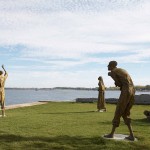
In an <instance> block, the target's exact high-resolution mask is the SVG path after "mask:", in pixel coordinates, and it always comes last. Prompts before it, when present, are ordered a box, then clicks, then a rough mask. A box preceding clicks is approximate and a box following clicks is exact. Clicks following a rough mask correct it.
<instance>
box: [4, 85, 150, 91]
mask: <svg viewBox="0 0 150 150" xmlns="http://www.w3.org/2000/svg"><path fill="white" fill-rule="evenodd" d="M6 89H7V90H36V91H38V90H54V89H60V90H94V91H95V90H98V87H95V88H85V87H54V88H6ZM119 89H120V88H119V87H106V90H119ZM135 89H136V90H137V91H150V85H146V86H141V85H137V86H135Z"/></svg>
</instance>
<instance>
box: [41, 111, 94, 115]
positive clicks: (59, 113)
mask: <svg viewBox="0 0 150 150" xmlns="http://www.w3.org/2000/svg"><path fill="white" fill-rule="evenodd" d="M94 112H95V111H82V112H57V113H41V114H50V115H55V114H80V113H81V114H82V113H94ZM95 113H96V112H95Z"/></svg>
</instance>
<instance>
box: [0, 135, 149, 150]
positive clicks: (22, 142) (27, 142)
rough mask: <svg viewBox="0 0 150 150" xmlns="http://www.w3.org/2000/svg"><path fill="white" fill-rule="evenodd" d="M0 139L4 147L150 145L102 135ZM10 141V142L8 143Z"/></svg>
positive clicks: (113, 149) (92, 149)
mask: <svg viewBox="0 0 150 150" xmlns="http://www.w3.org/2000/svg"><path fill="white" fill-rule="evenodd" d="M0 141H1V143H2V144H4V146H5V147H4V146H3V145H2V144H1V145H0V148H1V147H2V146H3V149H9V148H10V149H13V148H12V147H11V146H13V145H14V143H15V142H16V143H18V144H17V146H16V147H15V149H17V148H21V149H37V148H40V149H50V150H53V149H60V150H62V149H77V150H83V149H85V150H97V149H103V150H105V149H106V150H110V149H111V150H116V149H120V147H121V148H122V149H127V148H132V149H136V150H141V149H143V148H144V149H145V150H147V149H148V148H149V147H147V146H146V145H139V144H137V142H136V143H135V142H130V143H128V144H127V142H118V141H114V140H106V139H104V138H102V137H92V138H86V137H81V136H73V137H71V136H67V135H64V136H56V137H38V136H33V137H25V136H20V135H13V134H3V135H0ZM8 143H9V144H8Z"/></svg>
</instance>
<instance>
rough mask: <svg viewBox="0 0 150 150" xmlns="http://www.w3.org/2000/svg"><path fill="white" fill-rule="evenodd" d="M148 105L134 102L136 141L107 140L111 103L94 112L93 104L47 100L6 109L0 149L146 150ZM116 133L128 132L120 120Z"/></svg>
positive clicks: (149, 130) (149, 126)
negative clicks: (145, 112)
mask: <svg viewBox="0 0 150 150" xmlns="http://www.w3.org/2000/svg"><path fill="white" fill-rule="evenodd" d="M149 108H150V106H142V105H135V106H134V107H133V109H132V119H133V121H132V125H133V130H134V133H135V136H136V137H137V138H138V140H139V141H138V142H127V141H114V140H107V139H104V138H102V137H101V136H102V135H104V134H106V133H109V131H110V129H111V120H112V118H113V115H114V110H115V105H110V104H107V110H108V111H107V112H106V113H98V112H94V110H96V104H88V103H87V104H82V103H71V102H70V103H69V102H60V103H55V102H50V103H48V104H46V105H39V106H32V107H26V108H17V109H14V110H7V111H6V114H7V117H6V118H0V149H5V150H10V149H11V150H13V149H14V150H16V149H17V150H18V149H21V150H22V149H25V150H28V149H32V150H34V149H49V150H53V149H60V150H63V149H65V150H67V149H68V150H71V149H80V150H99V149H103V150H104V149H106V150H116V149H120V150H123V149H125V150H126V149H128V150H132V149H133V150H134V149H135V150H141V149H142V150H148V149H150V140H149V139H150V122H148V121H147V120H146V119H143V118H145V116H144V115H143V111H144V110H146V109H149ZM116 133H122V134H128V130H127V128H126V126H125V125H124V123H123V122H121V125H120V127H119V128H118V129H117V131H116Z"/></svg>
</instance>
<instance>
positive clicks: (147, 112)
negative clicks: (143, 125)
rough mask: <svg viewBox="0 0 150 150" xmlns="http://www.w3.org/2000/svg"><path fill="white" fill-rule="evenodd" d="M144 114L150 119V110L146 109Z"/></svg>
mask: <svg viewBox="0 0 150 150" xmlns="http://www.w3.org/2000/svg"><path fill="white" fill-rule="evenodd" d="M144 115H145V116H146V117H147V119H148V120H149V121H150V111H148V110H145V111H144Z"/></svg>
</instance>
